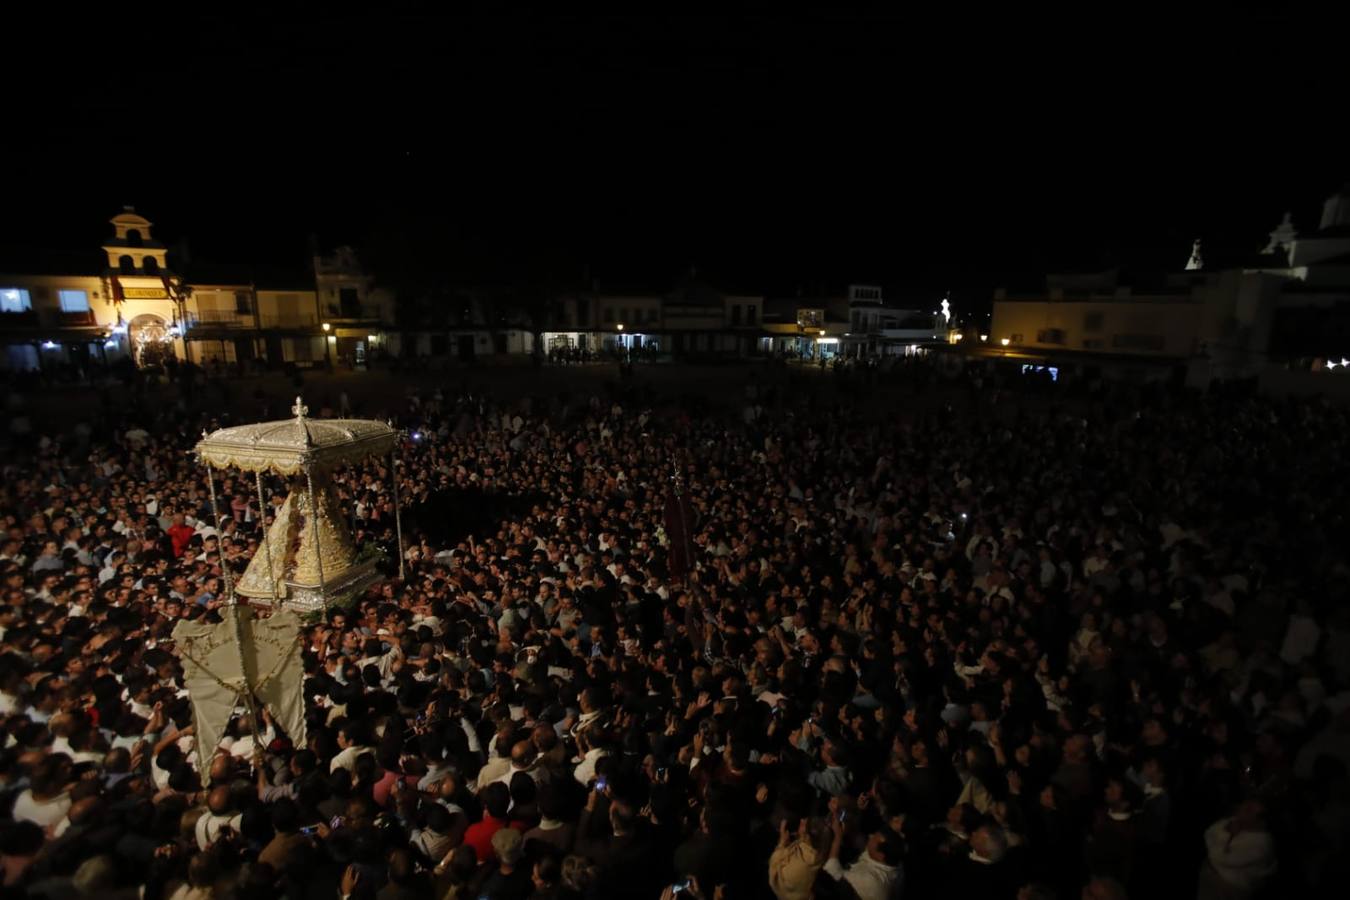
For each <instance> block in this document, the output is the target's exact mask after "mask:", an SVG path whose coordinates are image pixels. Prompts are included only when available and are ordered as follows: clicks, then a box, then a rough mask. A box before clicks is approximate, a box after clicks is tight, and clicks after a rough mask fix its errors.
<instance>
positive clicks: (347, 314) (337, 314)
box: [323, 303, 380, 322]
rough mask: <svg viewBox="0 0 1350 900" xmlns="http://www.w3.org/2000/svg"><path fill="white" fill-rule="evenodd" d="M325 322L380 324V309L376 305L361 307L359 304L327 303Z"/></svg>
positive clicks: (325, 305) (325, 306)
mask: <svg viewBox="0 0 1350 900" xmlns="http://www.w3.org/2000/svg"><path fill="white" fill-rule="evenodd" d="M323 309H324V316H326V317H327V318H326V320H325V321H329V322H378V321H379V320H380V308H379V307H378V306H375V305H373V304H372V305H365V306H363V305H361V304H359V303H342V304H337V303H325V304H324V308H323Z"/></svg>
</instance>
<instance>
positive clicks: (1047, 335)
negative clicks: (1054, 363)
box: [1036, 328, 1064, 344]
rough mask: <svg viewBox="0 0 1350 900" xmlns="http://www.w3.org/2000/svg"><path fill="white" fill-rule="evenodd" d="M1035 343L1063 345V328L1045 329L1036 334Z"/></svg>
mask: <svg viewBox="0 0 1350 900" xmlns="http://www.w3.org/2000/svg"><path fill="white" fill-rule="evenodd" d="M1036 343H1038V344H1063V343H1064V329H1063V328H1045V329H1042V330H1041V331H1038V332H1036Z"/></svg>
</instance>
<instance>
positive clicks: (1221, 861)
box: [1199, 800, 1276, 897]
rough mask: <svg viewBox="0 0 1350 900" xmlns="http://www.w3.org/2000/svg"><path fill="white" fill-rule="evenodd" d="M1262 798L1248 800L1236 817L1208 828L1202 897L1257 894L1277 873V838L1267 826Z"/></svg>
mask: <svg viewBox="0 0 1350 900" xmlns="http://www.w3.org/2000/svg"><path fill="white" fill-rule="evenodd" d="M1263 812H1264V810H1263V808H1262V806H1261V802H1260V801H1259V800H1248V801H1247V802H1246V803H1244V804H1242V805H1241V806H1240V807H1238V810H1237V812H1235V813H1234V814H1233V816H1232V818H1228V819H1220V820H1219V821H1217V822H1215V823H1214V824H1213V825H1211V826H1209V828H1207V829H1206V830H1205V851H1206V852H1205V855H1206V860H1205V865H1204V866H1202V867H1201V869H1200V891H1199V896H1200V897H1251V896H1255V895H1256V894H1257V892H1258V891H1259V890H1260V889H1261V887H1262V886H1263V885H1264V884H1265V883H1266V881H1267V880H1268V879H1269V878H1270V876H1271V875H1274V874H1275V868H1276V861H1275V840H1274V839H1273V838H1272V837H1271V836H1270V832H1269V831H1267V830H1266V826H1265V821H1264V819H1263V816H1262V814H1263Z"/></svg>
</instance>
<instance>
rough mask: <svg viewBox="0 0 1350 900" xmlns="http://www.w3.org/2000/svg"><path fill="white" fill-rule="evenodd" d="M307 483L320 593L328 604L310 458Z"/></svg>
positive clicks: (306, 477)
mask: <svg viewBox="0 0 1350 900" xmlns="http://www.w3.org/2000/svg"><path fill="white" fill-rule="evenodd" d="M305 481H306V482H307V483H308V485H309V523H310V528H311V530H312V531H313V532H314V561H315V562H316V563H318V565H319V593H320V594H321V595H322V596H323V598H324V602H325V604H326V603H327V601H328V594H327V591H326V590H325V587H326V585H327V582H325V581H324V579H323V547H322V546H321V545H320V544H319V500H318V498H317V497H315V496H314V469H313V467H312V466H311V465H310V463H309V459H308V458H306V459H305Z"/></svg>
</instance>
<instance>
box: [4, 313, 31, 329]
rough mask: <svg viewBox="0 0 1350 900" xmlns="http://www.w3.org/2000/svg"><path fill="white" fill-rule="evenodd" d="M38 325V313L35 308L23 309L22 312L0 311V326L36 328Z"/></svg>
mask: <svg viewBox="0 0 1350 900" xmlns="http://www.w3.org/2000/svg"><path fill="white" fill-rule="evenodd" d="M37 325H38V315H37V311H36V310H31V309H25V310H24V311H23V312H0V328H3V329H9V328H36V327H37Z"/></svg>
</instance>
